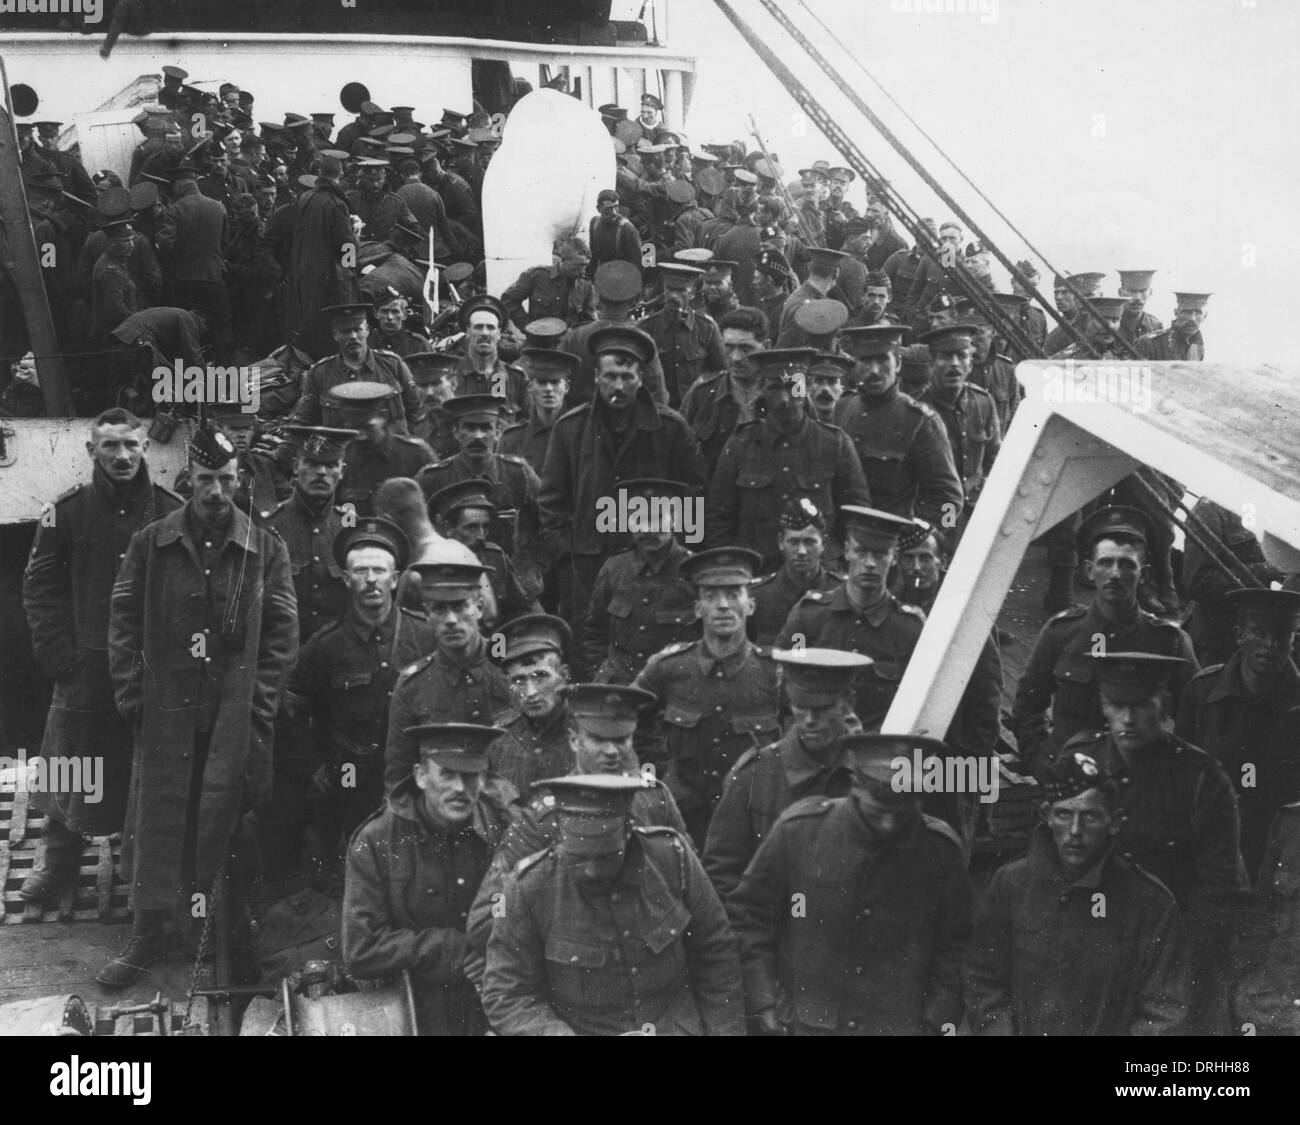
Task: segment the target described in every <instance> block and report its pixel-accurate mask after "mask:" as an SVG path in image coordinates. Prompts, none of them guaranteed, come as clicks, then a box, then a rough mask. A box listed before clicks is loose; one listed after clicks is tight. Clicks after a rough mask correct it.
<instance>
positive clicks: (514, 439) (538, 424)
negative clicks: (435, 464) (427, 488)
mask: <svg viewBox="0 0 1300 1125" xmlns="http://www.w3.org/2000/svg"><path fill="white" fill-rule="evenodd" d="M565 410H566V407H564V406H561V407H560V414H563V413H564V412H565ZM556 417H557V418H558V417H559V415H556ZM553 429H555V422H554V421H553V420H552V421H550V422H543V421H542V420H541V419H540V418H538V417H537V416H536V415H535V414H534V413H533V412H532V411H529V416H528V418H527V420H526V421H523V422H516V423H515V424H514V425H513V426H507V427H506V428H505V429H504V430H502V431H501V440H500V441H499V442H497V452H498V453H499V454H501V455H503V456H508V457H518V458H519V459H520V460H521V461H525V462H527V464H528V467H529V468H530V469H532V470H533V472H535V473H536V474H537V476H538V480H539V486H540V479H541V474H542V469H543V468H544V467H545V465H546V447H547V446H548V445H550V443H551V431H552V430H553ZM456 448H457V447H456V439H455V438H452V442H451V451H450V452H449V453H447V454H445V456H448V457H450V456H451V455H452V454H454V453H455V452H456Z"/></svg>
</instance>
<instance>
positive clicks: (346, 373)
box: [292, 305, 420, 429]
mask: <svg viewBox="0 0 1300 1125" xmlns="http://www.w3.org/2000/svg"><path fill="white" fill-rule="evenodd" d="M369 309H370V306H369V305H333V306H331V307H330V308H328V309H325V310H324V311H325V312H326V313H327V314H328V315H329V318H330V329H331V331H332V332H333V335H334V342H335V343H336V344H337V345H338V348H339V351H338V354H337V355H332V356H329V357H328V358H326V359H322V360H319V361H318V362H317V363H315V364H313V365H312V366H311V367H310V368H308V369H307V371H305V372H303V376H302V393H301V394H300V395H299V396H298V404H297V405H296V406H295V407H294V408H293V419H292V420H293V421H294V422H297V423H299V424H301V425H306V426H319V425H320V423H321V400H322V399H323V398H324V396H325V393H326V392H327V391H331V390H333V389H334V388H335V387H337V386H340V385H342V384H344V383H349V382H356V381H362V382H366V383H383V384H385V385H386V386H389V387H392V388H393V389H394V390H395V391H396V392H397V393H398V394H399V395H400V396H401V398H400V401H399V402H398V403H397V407H398V410H397V416H396V418H394V424H396V425H399V426H402V427H403V428H404V429H406V428H409V426H410V425H412V424H413V423H415V422H416V421H418V420H419V417H420V394H419V392H418V391H417V390H416V389H415V383H414V382H412V381H411V372H410V369H409V368H408V367H407V366H406V364H405V362H403V360H402V357H401V356H399V355H395V354H394V353H392V352H388V351H381V350H379V349H376V348H372V347H371V346H370V344H369V343H368V340H369V337H370V328H369V325H368V324H367V323H366V313H367V312H368V311H369Z"/></svg>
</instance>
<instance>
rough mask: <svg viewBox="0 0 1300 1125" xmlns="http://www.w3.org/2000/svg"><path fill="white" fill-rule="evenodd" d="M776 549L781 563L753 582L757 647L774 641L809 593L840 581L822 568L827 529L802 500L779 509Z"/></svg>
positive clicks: (817, 512) (817, 513) (815, 510)
mask: <svg viewBox="0 0 1300 1125" xmlns="http://www.w3.org/2000/svg"><path fill="white" fill-rule="evenodd" d="M778 526H779V533H778V534H779V539H778V540H777V548H778V550H779V551H780V552H781V564H780V566H779V567H777V569H775V570H773V571H771V572H769V573H768V574H765V575H763V576H762V577H761V578H757V579H755V580H754V584H753V586H752V587H751V588H750V592H751V593H752V595H753V598H754V616H753V618H752V621H753V631H754V638H755V640H757V641H758V643H759V644H760V645H771V644H774V643H775V642H776V637H777V634H778V633H779V632H780V631H781V627H782V626H783V625H784V624H785V621H786V618H787V617H789V616H790V611H791V610H792V609H794V607H795V605H796V603H797V602H798V601H799V599H800V598H802V597H803V596H804V594H806V593H808V591H809V590H820V591H823V592H828V591H830V590H834V589H835V587H836V586H838V585H839V584H840V582H841V581H842V579H841V578H840V577H839V576H838V575H835V574H832V573H831V572H830V571H828V570H827V569H826V568H825V566H823V565H822V559H823V557H824V556H825V553H826V541H827V539H828V537H829V535H830V528H829V526H828V524H827V522H826V517H825V515H824V514H823V513H822V511H821V509H820V508H818V507H817V505H816V504H814V503H813V502H812V501H811V500H809V499H808V498H807V497H804V498H802V499H800V500H796V501H792V502H791V503H789V504H787V505H785V506H784V507H783V508H782V509H781V516H780V520H779V524H778Z"/></svg>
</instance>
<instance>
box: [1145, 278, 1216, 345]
mask: <svg viewBox="0 0 1300 1125" xmlns="http://www.w3.org/2000/svg"><path fill="white" fill-rule="evenodd" d="M1213 295H1214V294H1212V293H1175V294H1174V320H1173V324H1171V325H1170V326H1169V327H1168V328H1166V329H1165V330H1164V331H1163V332H1153V333H1151V334H1150V335H1148V336H1141V337H1139V338H1138V341H1137V343H1136V344H1135V345H1134V346H1135V347H1136V348H1137V353H1138V355H1140V356H1141V357H1142V358H1143V359H1154V360H1170V359H1177V360H1184V361H1192V362H1199V361H1200V360H1203V359H1204V358H1205V338H1204V337H1203V336H1202V335H1201V325H1202V324H1203V323H1204V322H1205V306H1206V305H1207V304H1209V302H1210V298H1211V297H1212V296H1213Z"/></svg>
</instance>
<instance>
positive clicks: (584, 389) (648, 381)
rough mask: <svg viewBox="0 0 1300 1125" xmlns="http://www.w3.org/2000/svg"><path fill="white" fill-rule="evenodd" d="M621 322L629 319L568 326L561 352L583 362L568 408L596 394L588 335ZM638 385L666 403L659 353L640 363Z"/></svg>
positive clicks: (572, 380)
mask: <svg viewBox="0 0 1300 1125" xmlns="http://www.w3.org/2000/svg"><path fill="white" fill-rule="evenodd" d="M624 323H630V322H628V321H623V320H604V319H602V320H591V321H584V322H583V323H582V324H578V325H575V326H574V327H572V328H570V329H569V330H568V332H566V333H565V334H564V337H563V339H561V340H560V351H564V352H569V353H571V354H572V355H576V356H577V357H578V358H579V359H580V360H581V361H582V362H581V363H580V364H579V365H578V369H577V370H576V371H575V372H574V373H573V376H572V377H571V378H570V380H569V393H568V395H566V396H565V402H566V404H567V405H568V406H569V408H570V409H572V408H573V407H575V406H581V405H582V404H583V403H584V402H590V401H591V400H592V399H593V398H594V397H595V395H596V357H595V356H594V355H592V354H591V349H590V348H589V347H588V346H587V345H588V344H589V343H590V342H591V337H592V336H593V335H594V334H595V333H596V332H598V331H600V329H602V328H608V327H609V326H610V325H612V324H624ZM641 384H642V386H644V387H645V389H646V390H647V391H649V392H650V397H651V398H652V399H654V400H655V402H658V403H662V404H663V405H664V406H667V405H668V386H667V384H666V383H665V382H664V366H663V364H662V363H661V362H660V361H659V356H658V354H656V355H655V356H654V358H653V359H651V360H650V362H649V364H642V371H641ZM539 472H540V470H539Z"/></svg>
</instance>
